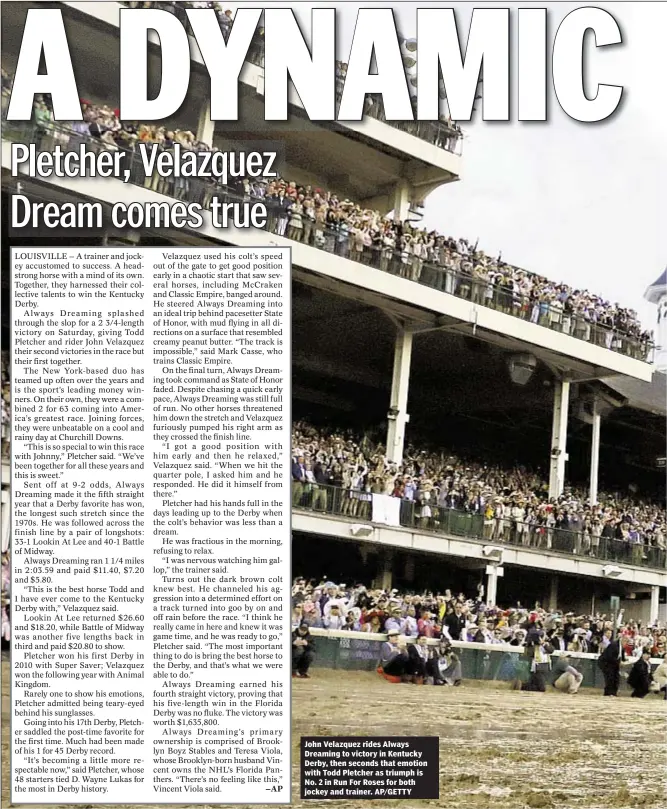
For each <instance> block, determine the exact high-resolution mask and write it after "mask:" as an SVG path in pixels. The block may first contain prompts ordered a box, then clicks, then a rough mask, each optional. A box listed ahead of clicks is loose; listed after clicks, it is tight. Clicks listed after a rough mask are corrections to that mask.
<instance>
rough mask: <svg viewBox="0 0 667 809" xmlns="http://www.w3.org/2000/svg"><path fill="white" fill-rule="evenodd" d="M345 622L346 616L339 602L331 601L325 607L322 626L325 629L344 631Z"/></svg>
mask: <svg viewBox="0 0 667 809" xmlns="http://www.w3.org/2000/svg"><path fill="white" fill-rule="evenodd" d="M345 621H346V616H345V615H344V614H343V612H342V610H341V605H340V604H339V603H338V602H335V601H329V603H328V604H327V605H326V606H325V607H324V616H323V618H322V626H323V627H324V628H325V629H343V627H344V626H345Z"/></svg>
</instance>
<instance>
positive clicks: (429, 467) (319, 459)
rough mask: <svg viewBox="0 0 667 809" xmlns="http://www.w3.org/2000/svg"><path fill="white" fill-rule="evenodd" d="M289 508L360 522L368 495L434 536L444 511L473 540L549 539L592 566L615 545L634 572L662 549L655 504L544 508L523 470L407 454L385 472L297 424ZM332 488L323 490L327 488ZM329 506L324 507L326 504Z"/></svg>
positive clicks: (375, 446) (542, 484)
mask: <svg viewBox="0 0 667 809" xmlns="http://www.w3.org/2000/svg"><path fill="white" fill-rule="evenodd" d="M292 456H293V464H292V479H293V484H292V485H293V490H292V491H293V497H292V505H293V506H294V507H299V506H302V505H304V504H307V505H308V507H310V508H312V509H314V510H322V511H327V510H330V509H333V510H335V511H337V512H338V513H342V514H343V515H349V516H351V517H357V518H359V519H370V517H371V495H372V494H385V495H391V496H392V497H397V498H400V499H401V500H402V501H403V502H404V503H406V504H408V505H409V507H410V513H411V515H412V518H413V520H414V522H415V523H416V525H417V526H418V527H420V528H423V529H435V530H437V529H438V528H439V523H440V520H441V518H443V516H444V515H445V514H447V513H448V512H449V511H450V510H454V511H457V512H464V513H466V514H473V515H477V516H478V517H479V518H480V522H481V523H482V529H481V530H482V535H481V537H480V538H484V539H488V540H492V541H499V542H502V541H506V542H512V543H514V544H520V545H524V546H526V547H541V548H547V549H549V548H551V547H552V544H553V543H554V542H555V540H556V538H557V537H558V536H559V532H561V533H562V532H569V533H568V536H571V537H572V536H573V537H574V546H573V548H572V550H573V551H574V552H575V553H579V554H583V555H586V554H589V555H591V556H596V555H597V552H598V548H599V547H600V544H601V542H602V541H603V540H616V541H618V542H619V543H620V544H622V545H623V547H624V548H625V549H627V550H628V551H629V553H628V554H627V558H628V559H629V560H634V561H636V562H637V563H640V561H641V559H642V557H643V555H644V554H645V553H646V549H647V548H656V549H659V550H660V551H662V552H663V556H664V551H665V549H666V548H667V513H666V512H665V509H664V507H661V506H658V505H656V504H655V503H648V502H635V501H632V500H630V499H629V498H627V497H624V496H620V495H614V494H605V493H604V492H602V493H600V495H599V501H598V504H597V505H594V506H591V505H589V504H588V502H587V497H586V492H585V491H583V490H581V489H577V488H574V487H571V488H567V489H566V490H565V492H564V493H563V495H562V496H561V497H560V498H558V500H556V501H551V500H549V497H548V483H547V481H545V480H544V479H543V478H541V477H540V476H539V475H538V474H536V473H534V472H532V471H531V470H529V469H527V468H525V467H515V468H502V467H500V466H495V465H491V464H486V463H480V462H479V461H476V460H474V459H469V458H468V459H466V458H460V457H458V456H456V455H450V454H447V453H446V452H442V451H441V452H433V451H426V450H420V449H416V448H415V447H412V446H408V447H407V448H406V450H405V454H404V458H403V463H402V464H400V465H399V464H393V463H390V462H389V461H388V460H387V458H386V455H385V452H384V446H383V445H382V444H379V443H376V442H374V441H372V440H371V439H370V438H369V437H368V436H363V437H362V436H360V435H355V434H353V433H352V432H335V431H328V430H324V431H323V430H320V429H318V428H316V427H314V426H312V425H309V424H307V423H305V422H297V423H296V424H294V426H293V430H292ZM329 487H333V488H329ZM332 497H333V498H337V499H338V502H336V503H331V502H330V498H332Z"/></svg>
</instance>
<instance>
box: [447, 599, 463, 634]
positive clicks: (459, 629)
mask: <svg viewBox="0 0 667 809" xmlns="http://www.w3.org/2000/svg"><path fill="white" fill-rule="evenodd" d="M445 626H446V627H447V632H448V634H449V637H450V638H451V640H463V632H464V630H465V626H466V619H465V615H464V614H463V605H462V604H461V603H460V602H458V601H457V602H456V604H455V605H454V611H453V612H451V613H450V614H449V615H446V616H445Z"/></svg>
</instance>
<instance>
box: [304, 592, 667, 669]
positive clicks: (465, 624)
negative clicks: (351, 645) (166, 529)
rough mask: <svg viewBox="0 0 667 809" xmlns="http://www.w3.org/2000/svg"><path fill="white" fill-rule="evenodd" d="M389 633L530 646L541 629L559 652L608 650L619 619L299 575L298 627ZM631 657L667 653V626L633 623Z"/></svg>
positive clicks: (628, 643)
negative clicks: (535, 631) (535, 629)
mask: <svg viewBox="0 0 667 809" xmlns="http://www.w3.org/2000/svg"><path fill="white" fill-rule="evenodd" d="M303 622H305V623H306V624H308V626H309V627H318V628H322V629H337V630H349V631H354V632H374V633H382V634H388V633H389V632H394V631H398V633H399V634H400V635H402V636H404V637H406V638H413V639H414V638H417V637H419V636H420V635H423V636H425V637H427V638H440V637H441V636H443V637H444V638H445V639H446V640H447V641H466V642H468V643H489V644H508V645H510V646H523V645H524V642H525V640H526V636H527V633H528V631H529V629H530V628H531V627H533V626H538V627H539V628H540V629H541V630H543V631H544V633H545V636H546V638H547V639H548V641H549V643H550V645H551V646H552V648H553V649H555V650H556V651H568V652H583V653H589V654H600V653H602V652H603V651H604V650H605V649H606V648H607V646H608V645H609V643H610V642H611V640H612V637H613V635H614V627H613V625H612V620H611V616H607V615H599V614H598V615H575V614H574V613H571V612H569V613H562V612H559V611H556V610H553V611H549V610H546V609H544V608H543V607H542V606H541V605H540V604H539V603H537V604H535V606H534V607H532V608H529V607H526V606H522V605H521V604H517V605H515V606H513V607H508V608H505V609H503V608H501V607H498V606H495V605H491V606H489V605H487V603H486V602H485V600H484V589H483V586H482V585H481V584H480V585H478V588H477V592H476V593H475V594H474V596H468V597H467V596H466V595H465V594H464V593H453V592H452V591H451V590H447V589H446V590H443V591H442V592H437V593H433V592H421V593H406V592H399V591H398V590H391V591H387V590H383V589H372V588H368V587H366V586H364V585H362V584H346V583H338V584H337V583H336V582H333V581H328V580H326V579H321V580H319V581H317V580H315V579H310V580H306V579H304V578H301V577H299V578H296V579H295V580H294V583H293V585H292V625H293V626H298V625H299V624H301V623H303ZM619 635H620V638H621V643H622V645H623V649H624V652H625V654H626V655H627V657H628V658H632V657H636V656H637V655H638V654H640V651H641V650H642V649H645V648H648V649H649V650H650V652H651V655H652V656H653V657H663V656H664V655H665V653H666V652H667V629H666V628H665V627H664V626H662V625H661V624H660V623H656V624H655V625H654V626H646V625H644V624H642V623H641V622H639V621H627V622H625V623H624V625H623V626H622V627H621V629H620V632H619Z"/></svg>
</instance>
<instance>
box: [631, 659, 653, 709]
mask: <svg viewBox="0 0 667 809" xmlns="http://www.w3.org/2000/svg"><path fill="white" fill-rule="evenodd" d="M650 659H651V650H650V649H642V653H641V656H640V658H639V660H637V661H636V663H635V664H634V665H633V666H632V668H631V669H630V673H629V674H628V685H629V686H630V687H631V688H632V694H630V696H631V697H638V698H639V699H644V697H645V696H646V695H647V694H648V692H649V691H650V690H651V681H652V679H653V678H652V676H651V665H650V663H649V660H650Z"/></svg>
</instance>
